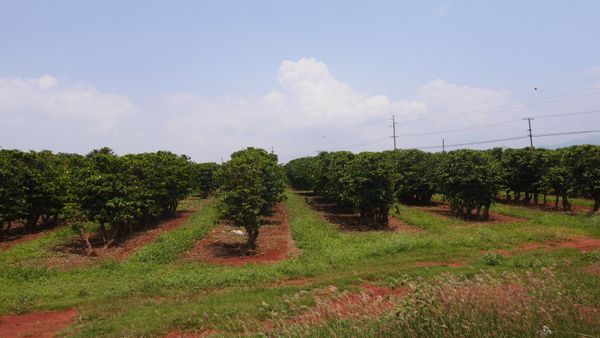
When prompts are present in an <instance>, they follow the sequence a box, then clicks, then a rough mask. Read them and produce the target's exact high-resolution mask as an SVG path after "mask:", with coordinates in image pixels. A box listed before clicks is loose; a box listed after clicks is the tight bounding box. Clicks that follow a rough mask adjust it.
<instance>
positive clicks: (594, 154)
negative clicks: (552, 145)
mask: <svg viewBox="0 0 600 338" xmlns="http://www.w3.org/2000/svg"><path fill="white" fill-rule="evenodd" d="M561 151H562V152H563V154H564V155H563V156H564V157H563V158H564V163H565V167H566V168H567V169H568V170H569V172H570V173H571V174H572V175H573V188H574V190H575V191H576V192H578V193H579V194H581V195H589V196H591V197H592V198H593V199H594V207H593V211H598V208H599V207H600V146H594V145H580V146H573V147H569V148H564V149H561Z"/></svg>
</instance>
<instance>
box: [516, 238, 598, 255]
mask: <svg viewBox="0 0 600 338" xmlns="http://www.w3.org/2000/svg"><path fill="white" fill-rule="evenodd" d="M560 248H573V249H576V250H579V251H581V252H588V251H594V250H598V249H600V239H597V238H592V237H577V238H573V239H570V240H567V241H551V242H546V243H527V244H523V245H521V247H520V249H521V251H531V250H537V249H560Z"/></svg>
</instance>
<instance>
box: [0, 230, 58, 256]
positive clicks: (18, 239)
mask: <svg viewBox="0 0 600 338" xmlns="http://www.w3.org/2000/svg"><path fill="white" fill-rule="evenodd" d="M55 229H56V228H51V229H43V228H40V229H39V230H38V231H37V232H33V233H26V232H25V228H24V225H23V224H13V227H12V228H11V229H10V231H9V232H8V234H5V237H4V239H3V240H1V241H0V251H1V250H8V249H10V248H12V247H13V246H15V245H17V244H21V243H26V242H29V241H32V240H34V239H36V238H40V237H42V236H45V235H46V234H48V233H50V232H52V231H54V230H55Z"/></svg>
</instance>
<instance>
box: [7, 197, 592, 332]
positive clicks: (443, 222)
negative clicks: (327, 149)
mask: <svg viewBox="0 0 600 338" xmlns="http://www.w3.org/2000/svg"><path fill="white" fill-rule="evenodd" d="M287 197H288V199H287V200H286V202H285V206H286V208H287V211H288V214H289V217H290V227H291V229H292V234H293V238H294V240H295V241H296V245H297V246H298V247H299V249H300V250H301V252H302V253H301V255H300V256H299V257H297V258H294V259H289V260H286V261H283V262H280V263H277V264H274V265H260V264H252V265H247V266H241V267H228V266H215V265H208V264H203V263H200V262H190V261H188V260H184V259H182V255H183V254H184V252H185V251H186V250H188V249H190V248H191V247H192V246H193V245H194V243H195V242H196V241H197V240H198V239H201V238H202V237H204V236H205V235H206V234H207V233H208V232H209V231H210V229H212V227H214V226H215V224H216V218H217V214H216V210H215V203H214V202H213V201H208V202H207V203H206V204H204V205H203V206H202V207H201V208H200V209H199V210H198V211H197V212H196V213H194V214H193V215H192V216H191V217H190V218H189V219H188V220H187V222H186V223H185V224H184V225H182V226H181V227H179V228H177V229H174V230H172V231H169V232H167V233H164V234H163V235H162V236H160V237H159V239H158V240H157V241H155V242H154V243H150V244H148V245H146V246H145V247H143V248H141V249H140V250H138V251H137V252H136V253H135V254H134V255H133V256H131V257H130V258H129V259H128V260H126V261H123V262H114V261H106V262H103V263H101V264H97V265H93V266H89V267H83V268H78V269H75V270H72V271H57V270H53V269H46V268H40V267H36V266H29V265H27V264H25V265H24V264H23V262H31V261H35V259H34V258H39V257H41V256H47V255H52V252H51V251H49V250H48V248H50V247H52V246H55V245H57V244H60V243H61V242H64V241H67V240H69V239H70V238H71V237H72V236H73V235H74V234H73V233H72V232H71V231H70V229H68V228H65V229H60V230H59V231H55V232H53V233H51V234H49V235H47V236H45V237H42V238H39V239H36V240H33V241H31V242H28V243H24V244H21V245H18V246H15V247H13V248H12V249H11V250H8V251H4V252H0V263H1V264H2V267H0V283H1V285H3V287H2V288H1V289H0V313H9V312H26V311H34V310H51V309H64V308H70V307H77V308H78V309H79V310H80V312H81V314H82V317H81V320H79V321H78V322H77V323H76V324H74V325H73V326H72V327H71V328H69V330H68V332H67V333H68V334H70V335H75V336H82V337H92V336H98V335H101V336H115V337H116V336H128V335H136V336H155V335H161V334H166V333H168V332H169V331H171V330H174V329H179V330H203V329H214V330H217V331H219V332H224V333H225V334H241V333H256V332H260V331H261V325H260V323H261V321H264V320H271V319H275V318H280V317H286V316H289V315H291V314H292V313H293V311H292V310H290V305H289V304H290V303H289V299H291V298H293V297H295V296H297V295H298V294H299V292H301V291H302V290H304V291H311V290H314V289H318V288H323V287H325V286H327V285H335V286H336V287H338V288H339V289H341V290H345V289H352V288H355V287H356V285H357V284H359V283H362V282H364V281H371V282H373V283H380V284H381V283H383V284H386V283H390V281H397V280H404V279H408V280H419V281H427V280H431V281H434V280H437V279H436V278H439V276H440V275H442V274H445V273H449V274H451V275H452V276H456V277H457V278H468V279H469V278H471V277H473V276H475V275H476V274H478V273H479V272H480V271H482V270H483V271H487V272H488V273H491V274H499V275H500V274H502V273H506V272H511V273H516V274H525V273H526V272H528V271H529V272H530V273H534V274H536V273H541V271H542V270H543V269H547V268H552V269H554V271H555V273H556V276H557V277H556V278H557V279H560V280H561V283H563V284H561V285H563V286H564V288H566V289H567V290H566V291H569V290H575V289H577V290H580V289H582V290H586V292H587V293H588V294H589V295H590V297H592V298H593V299H595V300H597V301H598V302H597V303H600V291H598V288H597V282H598V278H597V277H594V276H591V275H588V274H585V273H583V272H582V270H583V268H584V267H585V266H587V265H589V264H590V259H589V258H586V257H587V256H585V255H584V254H581V253H579V252H577V251H575V250H572V249H560V250H553V251H547V252H546V251H543V250H537V251H531V252H524V253H519V254H515V255H513V256H510V257H501V258H498V257H493V258H490V257H488V258H487V259H486V258H485V257H484V256H485V254H486V252H488V251H491V250H494V249H504V250H514V249H517V248H518V247H519V246H520V245H522V244H523V243H527V242H545V241H548V240H560V239H566V238H570V237H574V236H593V237H600V222H599V221H598V217H597V216H596V217H590V216H587V215H564V214H557V213H549V212H543V211H540V210H534V209H530V208H524V207H517V206H510V205H495V206H494V207H493V211H495V212H499V213H502V214H506V215H509V216H513V217H518V218H523V219H525V221H521V222H514V223H510V224H483V225H482V224H472V223H468V222H464V221H461V220H459V219H454V218H446V217H442V216H438V215H433V214H430V213H428V212H425V211H422V210H419V209H416V208H409V207H405V206H401V205H398V206H397V211H394V212H393V213H394V215H395V216H397V217H398V218H400V219H402V220H403V221H405V222H407V223H410V224H413V225H416V226H419V227H422V228H423V229H424V230H425V231H424V232H421V233H411V234H408V233H390V232H369V233H343V232H340V231H339V230H338V229H337V228H336V227H335V226H334V225H332V224H330V223H328V222H326V221H325V220H324V219H323V218H321V217H320V216H319V215H318V214H317V213H315V212H314V210H312V209H311V208H310V206H308V205H307V204H306V203H305V201H304V199H303V197H301V196H298V195H295V194H293V193H291V192H288V193H287ZM186 203H187V202H186ZM183 207H185V204H184V205H183ZM591 257H592V258H593V257H594V256H593V255H591ZM496 258H498V259H496ZM418 261H436V262H438V261H439V262H456V261H459V262H463V263H464V264H465V265H464V266H463V267H459V268H450V267H443V266H436V267H428V268H423V267H415V266H414V263H415V262H418ZM490 261H494V263H497V264H489V262H490ZM572 276H577V278H572ZM300 277H307V278H310V279H309V282H308V283H307V284H303V285H296V286H292V285H283V284H281V283H280V282H281V281H282V280H287V279H294V278H300ZM563 280H564V281H563ZM301 294H303V295H307V296H303V298H302V300H301V302H302V304H305V305H311V304H313V303H314V298H313V297H311V296H310V293H308V294H305V293H301ZM594 297H595V298H594ZM355 324H356V323H344V324H339V325H341V326H339V327H338V326H336V325H337V324H336V325H333V324H332V325H333V330H334V332H340V333H342V335H343V333H344V332H346V333H350V332H351V331H346V330H345V329H344V328H343V327H344V325H346V326H348V325H349V326H352V325H355ZM365 325H367V326H369V325H375V327H377V326H376V322H368V323H366V324H365ZM355 326H356V325H355ZM325 329H330V327H328V326H326V327H325ZM319 330H320V329H317V328H314V331H312V329H311V330H309V331H299V332H298V333H302V332H304V333H310V334H311V335H312V334H314V335H319V334H320V333H322V332H327V331H319ZM335 330H338V331H335ZM366 332H370V331H366ZM595 333H596V334H598V332H595ZM290 334H292V332H290ZM301 335H302V334H301Z"/></svg>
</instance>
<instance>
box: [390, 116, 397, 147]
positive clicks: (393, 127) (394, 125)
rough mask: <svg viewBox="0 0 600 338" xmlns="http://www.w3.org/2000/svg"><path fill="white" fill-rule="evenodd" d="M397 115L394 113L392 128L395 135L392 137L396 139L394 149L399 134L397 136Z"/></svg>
mask: <svg viewBox="0 0 600 338" xmlns="http://www.w3.org/2000/svg"><path fill="white" fill-rule="evenodd" d="M396 124H397V123H396V117H395V116H394V115H392V125H391V127H392V130H393V136H390V137H391V138H393V139H394V150H396V139H397V138H398V136H396Z"/></svg>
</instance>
